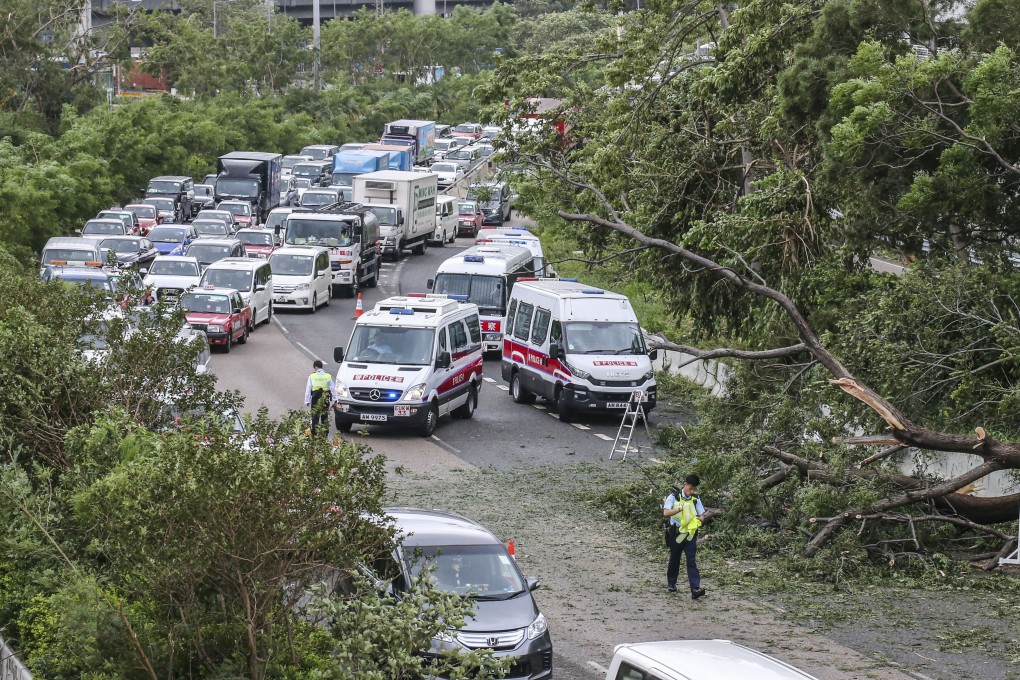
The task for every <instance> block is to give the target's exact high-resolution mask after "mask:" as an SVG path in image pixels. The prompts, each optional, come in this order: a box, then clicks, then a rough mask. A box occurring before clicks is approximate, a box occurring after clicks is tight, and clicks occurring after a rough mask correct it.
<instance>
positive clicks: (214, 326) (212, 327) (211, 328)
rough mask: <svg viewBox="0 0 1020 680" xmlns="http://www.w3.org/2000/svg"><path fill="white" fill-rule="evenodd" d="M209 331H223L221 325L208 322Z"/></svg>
mask: <svg viewBox="0 0 1020 680" xmlns="http://www.w3.org/2000/svg"><path fill="white" fill-rule="evenodd" d="M209 331H210V332H212V333H222V332H223V326H221V325H219V324H216V323H214V324H210V325H209Z"/></svg>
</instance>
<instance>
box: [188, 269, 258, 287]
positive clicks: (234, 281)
mask: <svg viewBox="0 0 1020 680" xmlns="http://www.w3.org/2000/svg"><path fill="white" fill-rule="evenodd" d="M199 285H201V286H216V287H217V288H233V289H234V290H239V291H241V292H242V293H247V292H248V291H250V290H251V272H250V271H245V270H244V269H216V268H214V267H210V268H209V269H206V270H205V274H203V275H202V280H201V281H200V282H199Z"/></svg>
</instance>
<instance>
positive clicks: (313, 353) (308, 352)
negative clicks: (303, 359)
mask: <svg viewBox="0 0 1020 680" xmlns="http://www.w3.org/2000/svg"><path fill="white" fill-rule="evenodd" d="M294 344H295V345H297V346H298V347H300V348H301V349H303V350H304V351H305V354H307V355H308V356H310V357H311V358H313V359H319V357H317V356H315V352H313V351H312V350H310V349H308V348H307V347H305V346H304V345H302V344H301V343H300V342H297V341H295V342H294ZM319 361H322V359H319ZM322 363H326V362H325V361H322Z"/></svg>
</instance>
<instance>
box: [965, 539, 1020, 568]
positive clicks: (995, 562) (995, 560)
mask: <svg viewBox="0 0 1020 680" xmlns="http://www.w3.org/2000/svg"><path fill="white" fill-rule="evenodd" d="M1016 539H1017V537H1016V536H1011V537H1010V539H1009V540H1008V541H1006V545H1004V546H1002V550H1000V551H999V552H997V553H996V554H995V556H994V557H992V558H990V559H987V560H985V561H984V562H979V563H977V564H975V565H974V566H976V567H977V568H978V569H983V570H984V571H991V570H992V569H995V568H996V567H998V566H999V560H1001V559H1002V558H1003V557H1006V556H1008V555H1009V554H1010V553H1012V552H1013V551H1014V550H1016Z"/></svg>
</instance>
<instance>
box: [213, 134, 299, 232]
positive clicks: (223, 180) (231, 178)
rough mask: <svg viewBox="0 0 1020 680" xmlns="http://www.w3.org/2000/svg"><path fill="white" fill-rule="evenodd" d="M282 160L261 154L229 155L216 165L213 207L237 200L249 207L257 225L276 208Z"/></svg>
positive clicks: (278, 200) (220, 159) (255, 152)
mask: <svg viewBox="0 0 1020 680" xmlns="http://www.w3.org/2000/svg"><path fill="white" fill-rule="evenodd" d="M282 169H283V156H282V155H280V154H278V153H266V152H262V151H232V152H230V153H228V154H226V155H224V156H220V157H219V159H218V160H217V161H216V171H217V173H218V174H217V175H216V189H215V197H216V203H217V204H218V203H219V202H220V201H225V200H227V199H239V200H242V201H248V202H249V203H251V206H252V212H254V213H256V214H257V215H258V218H259V220H258V221H259V223H260V224H261V223H262V222H265V220H266V217H268V216H269V211H270V210H272V209H273V208H275V207H277V206H278V205H280V184H281V181H280V173H281V171H282Z"/></svg>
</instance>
